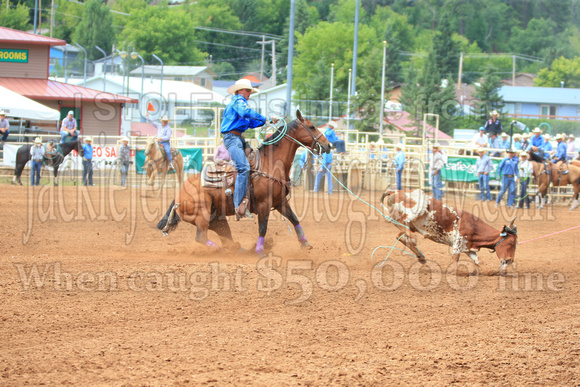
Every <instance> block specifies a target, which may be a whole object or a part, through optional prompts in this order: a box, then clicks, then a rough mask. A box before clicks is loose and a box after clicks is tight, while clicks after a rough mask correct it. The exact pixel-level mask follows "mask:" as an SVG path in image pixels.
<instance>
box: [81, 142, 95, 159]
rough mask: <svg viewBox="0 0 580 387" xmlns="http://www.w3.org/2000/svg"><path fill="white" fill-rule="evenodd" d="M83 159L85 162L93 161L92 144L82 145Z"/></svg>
mask: <svg viewBox="0 0 580 387" xmlns="http://www.w3.org/2000/svg"><path fill="white" fill-rule="evenodd" d="M83 152H84V153H83V157H84V158H85V159H87V160H92V159H93V145H92V144H83Z"/></svg>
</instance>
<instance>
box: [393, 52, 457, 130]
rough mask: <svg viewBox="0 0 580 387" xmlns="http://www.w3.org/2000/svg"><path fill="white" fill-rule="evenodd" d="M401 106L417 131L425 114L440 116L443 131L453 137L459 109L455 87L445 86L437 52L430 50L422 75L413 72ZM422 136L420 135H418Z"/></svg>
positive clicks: (403, 90) (440, 126) (408, 78)
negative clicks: (450, 133)
mask: <svg viewBox="0 0 580 387" xmlns="http://www.w3.org/2000/svg"><path fill="white" fill-rule="evenodd" d="M400 102H401V103H402V104H403V106H404V109H405V111H408V112H409V113H410V114H411V117H412V118H413V120H414V122H415V125H416V127H417V131H420V130H421V127H422V126H421V121H422V120H423V115H424V114H425V113H433V114H439V128H440V129H441V130H442V131H444V132H447V133H449V132H450V131H451V129H452V128H453V122H454V120H455V113H456V105H457V102H456V101H455V92H454V90H453V83H452V82H448V84H447V85H444V87H443V86H442V80H441V76H440V75H439V71H438V70H437V66H436V65H435V52H434V51H433V50H430V51H429V53H428V55H427V58H426V59H425V60H424V61H423V67H422V69H421V71H417V70H416V69H415V68H411V69H410V71H409V72H408V74H407V78H406V81H405V87H404V88H403V89H402V92H401V97H400ZM417 134H419V133H417Z"/></svg>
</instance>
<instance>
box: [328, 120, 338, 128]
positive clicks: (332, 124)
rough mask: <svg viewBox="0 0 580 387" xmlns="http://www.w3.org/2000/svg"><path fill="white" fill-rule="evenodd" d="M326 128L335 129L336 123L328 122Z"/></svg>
mask: <svg viewBox="0 0 580 387" xmlns="http://www.w3.org/2000/svg"><path fill="white" fill-rule="evenodd" d="M328 126H331V127H332V128H333V129H334V128H336V127H337V126H338V125H336V122H334V121H329V122H328Z"/></svg>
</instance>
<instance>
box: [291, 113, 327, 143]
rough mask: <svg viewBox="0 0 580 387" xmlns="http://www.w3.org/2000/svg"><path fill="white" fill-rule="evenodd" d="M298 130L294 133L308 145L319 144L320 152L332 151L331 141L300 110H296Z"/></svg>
mask: <svg viewBox="0 0 580 387" xmlns="http://www.w3.org/2000/svg"><path fill="white" fill-rule="evenodd" d="M296 120H297V123H298V125H297V130H295V131H294V133H292V136H293V137H295V138H296V140H298V141H300V142H301V143H302V144H304V145H306V146H307V147H310V148H314V147H316V146H318V147H319V148H320V152H323V153H330V143H329V142H328V140H327V139H326V137H324V135H323V134H322V133H321V132H320V131H319V130H318V129H317V128H316V126H314V124H313V123H312V122H310V120H309V119H307V118H304V117H302V113H300V110H296Z"/></svg>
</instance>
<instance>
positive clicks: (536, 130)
mask: <svg viewBox="0 0 580 387" xmlns="http://www.w3.org/2000/svg"><path fill="white" fill-rule="evenodd" d="M534 133H542V129H540V128H536V129H534Z"/></svg>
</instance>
